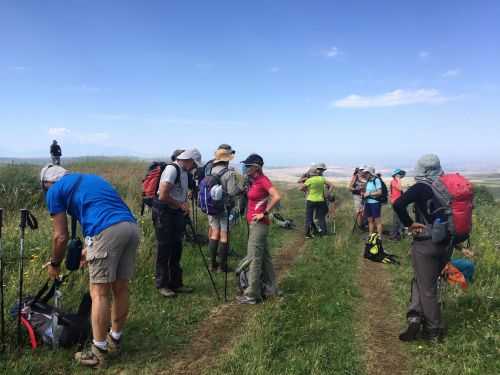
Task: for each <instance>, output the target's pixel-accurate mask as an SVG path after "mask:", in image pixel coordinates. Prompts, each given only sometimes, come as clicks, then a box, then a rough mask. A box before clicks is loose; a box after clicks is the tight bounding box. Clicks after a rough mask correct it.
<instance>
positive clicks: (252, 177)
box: [237, 154, 281, 304]
mask: <svg viewBox="0 0 500 375" xmlns="http://www.w3.org/2000/svg"><path fill="white" fill-rule="evenodd" d="M242 163H243V165H244V170H245V174H246V175H247V176H248V177H249V186H248V188H247V192H246V195H247V199H248V208H247V213H246V218H247V221H248V224H249V232H248V248H247V257H249V258H251V259H252V260H251V262H250V268H249V272H248V287H247V288H246V289H245V290H244V292H243V295H242V296H239V297H237V301H238V302H239V303H241V304H255V303H257V302H260V301H262V298H263V297H264V296H263V295H262V282H263V281H264V282H265V284H266V285H267V286H268V287H269V288H268V293H274V294H277V293H278V288H277V283H276V276H275V273H274V269H273V263H272V258H271V254H270V253H269V247H268V242H267V237H268V234H269V225H270V224H271V221H270V220H269V214H270V212H271V210H272V209H273V207H275V206H276V204H278V202H279V201H280V199H281V195H280V193H279V192H278V189H276V187H274V186H273V184H272V182H271V181H270V180H269V178H267V177H266V176H265V175H264V173H263V171H262V167H263V165H264V160H263V159H262V157H261V156H260V155H257V154H251V155H249V156H248V157H247V158H246V159H245V160H243V161H242Z"/></svg>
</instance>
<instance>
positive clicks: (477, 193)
mask: <svg viewBox="0 0 500 375" xmlns="http://www.w3.org/2000/svg"><path fill="white" fill-rule="evenodd" d="M474 202H475V203H476V204H478V205H490V204H495V197H494V196H493V194H492V193H491V191H490V190H489V189H488V188H487V187H486V186H484V185H474Z"/></svg>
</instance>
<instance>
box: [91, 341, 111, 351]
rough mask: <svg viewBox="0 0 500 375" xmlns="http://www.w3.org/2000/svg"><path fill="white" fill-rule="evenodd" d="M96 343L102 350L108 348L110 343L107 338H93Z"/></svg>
mask: <svg viewBox="0 0 500 375" xmlns="http://www.w3.org/2000/svg"><path fill="white" fill-rule="evenodd" d="M92 341H93V343H94V345H95V346H97V347H98V348H99V349H101V350H108V343H107V342H106V340H104V341H96V340H92Z"/></svg>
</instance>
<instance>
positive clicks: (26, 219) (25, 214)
mask: <svg viewBox="0 0 500 375" xmlns="http://www.w3.org/2000/svg"><path fill="white" fill-rule="evenodd" d="M26 226H28V227H29V228H30V229H31V230H35V229H38V220H37V219H36V217H35V215H33V214H32V213H31V212H30V211H29V210H27V209H26V208H22V209H21V222H20V224H19V227H20V228H21V229H22V230H24V229H25V228H26Z"/></svg>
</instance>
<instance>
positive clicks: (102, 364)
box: [75, 344, 108, 368]
mask: <svg viewBox="0 0 500 375" xmlns="http://www.w3.org/2000/svg"><path fill="white" fill-rule="evenodd" d="M107 356H108V351H107V350H103V349H100V348H98V347H97V346H95V345H94V344H92V345H91V347H90V349H89V350H87V351H81V352H76V353H75V360H76V361H77V362H78V363H79V364H81V365H82V366H87V367H92V368H106V357H107Z"/></svg>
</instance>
